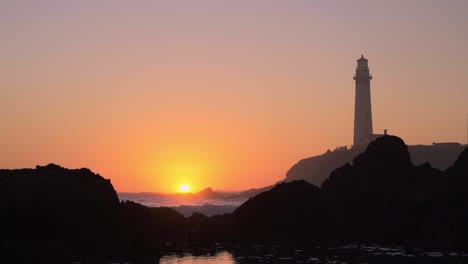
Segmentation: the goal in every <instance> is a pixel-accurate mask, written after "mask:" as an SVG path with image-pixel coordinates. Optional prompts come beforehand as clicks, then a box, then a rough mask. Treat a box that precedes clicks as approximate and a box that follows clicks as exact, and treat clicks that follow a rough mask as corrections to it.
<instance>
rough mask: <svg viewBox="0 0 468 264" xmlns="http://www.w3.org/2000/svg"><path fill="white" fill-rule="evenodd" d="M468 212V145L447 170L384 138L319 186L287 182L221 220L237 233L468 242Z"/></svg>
mask: <svg viewBox="0 0 468 264" xmlns="http://www.w3.org/2000/svg"><path fill="white" fill-rule="evenodd" d="M466 212H468V150H466V149H465V150H464V151H463V152H462V153H461V154H460V156H459V158H458V159H457V161H456V162H455V163H454V165H453V166H451V167H450V168H449V169H447V170H446V171H441V170H439V169H435V168H432V167H431V166H430V165H429V164H422V165H419V166H414V165H413V163H412V161H411V157H410V153H409V151H408V147H407V146H406V144H405V143H404V142H403V140H401V139H400V138H398V137H394V136H383V137H380V138H378V139H376V140H375V141H374V142H372V143H371V144H370V145H369V146H368V147H367V149H366V150H365V151H364V152H363V153H361V154H360V155H358V156H357V157H356V158H355V159H354V160H353V164H349V163H347V164H345V165H343V166H341V167H340V168H337V169H336V170H334V171H333V172H332V173H331V175H330V176H329V178H328V179H327V180H326V181H325V182H324V183H323V185H322V186H321V188H320V189H319V188H318V187H316V186H314V185H312V184H310V183H307V182H305V181H293V182H289V183H282V184H279V185H277V186H276V187H275V188H273V189H272V190H270V191H267V192H264V193H262V194H259V195H257V196H255V197H253V198H251V199H249V200H248V201H247V202H246V203H244V204H243V205H241V206H240V207H239V208H238V209H237V210H236V211H235V212H234V213H233V214H232V215H227V216H224V217H223V218H221V219H218V220H220V221H219V222H221V221H222V222H224V223H228V224H227V226H229V227H230V228H232V230H233V232H234V233H235V236H236V237H237V238H239V237H244V238H245V237H267V238H278V239H284V238H288V236H289V237H294V238H295V239H311V240H319V241H330V240H332V241H372V242H393V243H410V244H418V245H421V244H431V245H458V246H460V245H463V246H468V232H467V231H468V228H467V227H465V224H466V223H468V214H467V213H466ZM213 220H214V221H216V219H215V218H214V219H213ZM239 234H244V236H241V235H239Z"/></svg>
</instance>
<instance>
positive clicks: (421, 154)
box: [285, 143, 464, 186]
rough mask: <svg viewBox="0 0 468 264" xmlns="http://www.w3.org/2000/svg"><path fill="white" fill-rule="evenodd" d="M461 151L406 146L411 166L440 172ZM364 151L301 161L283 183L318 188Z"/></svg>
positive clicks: (444, 145) (331, 153)
mask: <svg viewBox="0 0 468 264" xmlns="http://www.w3.org/2000/svg"><path fill="white" fill-rule="evenodd" d="M463 149H464V147H463V146H462V145H460V144H458V143H450V144H448V143H439V144H433V145H430V146H426V145H415V146H408V150H409V153H410V156H411V160H412V162H413V164H415V165H422V164H425V163H430V164H431V166H432V167H433V168H436V169H440V170H445V169H447V168H448V167H449V166H451V165H452V164H453V162H454V161H455V160H456V159H457V157H458V155H460V153H461V152H462V151H463ZM364 150H365V148H351V149H343V150H335V151H327V152H326V153H325V154H322V155H318V156H315V157H311V158H306V159H303V160H301V161H299V162H298V163H297V164H295V165H294V166H292V167H291V168H290V169H289V171H288V172H287V173H286V179H285V181H293V180H307V181H308V182H310V183H312V184H315V185H317V186H320V185H321V184H322V183H323V181H324V180H325V179H326V178H327V177H328V176H329V175H330V173H331V172H332V171H333V170H335V169H336V168H339V167H341V166H343V165H344V164H346V163H351V162H352V161H353V159H354V158H355V157H357V155H359V154H360V153H362V152H363V151H364Z"/></svg>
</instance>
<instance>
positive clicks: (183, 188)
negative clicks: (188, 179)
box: [179, 184, 190, 192]
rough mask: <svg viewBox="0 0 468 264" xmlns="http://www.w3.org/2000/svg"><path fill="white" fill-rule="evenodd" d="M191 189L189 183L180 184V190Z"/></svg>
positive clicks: (186, 190)
mask: <svg viewBox="0 0 468 264" xmlns="http://www.w3.org/2000/svg"><path fill="white" fill-rule="evenodd" d="M188 191H190V186H188V185H187V184H182V185H181V186H179V192H188Z"/></svg>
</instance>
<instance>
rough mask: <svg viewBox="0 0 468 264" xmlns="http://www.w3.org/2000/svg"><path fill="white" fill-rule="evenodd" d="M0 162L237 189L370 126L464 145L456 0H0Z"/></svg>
mask: <svg viewBox="0 0 468 264" xmlns="http://www.w3.org/2000/svg"><path fill="white" fill-rule="evenodd" d="M0 34H1V42H0V91H1V93H0V95H1V96H0V113H1V115H0V116H1V123H0V129H1V134H0V135H1V137H0V168H23V167H35V166H36V165H46V164H48V163H56V164H59V165H61V166H64V167H68V168H80V167H87V168H90V169H91V170H93V171H94V172H96V173H100V174H101V175H102V176H104V177H105V178H110V179H111V181H112V183H113V185H114V187H115V188H116V189H117V191H155V192H175V191H177V189H178V187H179V186H180V185H181V184H187V185H189V186H190V187H191V190H194V191H196V190H200V189H202V188H204V187H207V186H211V187H212V188H214V189H215V190H242V189H247V188H251V187H262V186H265V185H270V184H272V183H275V182H276V181H279V180H281V179H283V178H284V177H285V173H286V171H287V170H288V169H289V168H290V167H291V166H292V165H293V164H294V163H296V162H297V161H299V160H300V159H303V158H306V157H310V156H313V155H317V154H322V153H324V152H325V151H326V150H327V149H334V148H335V147H336V146H343V145H351V144H352V139H353V138H352V137H353V116H354V81H353V79H352V77H353V74H354V73H355V67H356V60H357V59H358V58H359V57H360V56H361V54H364V56H365V57H366V58H368V59H369V67H370V70H371V73H372V74H373V76H374V79H373V80H372V82H371V93H372V107H373V109H372V110H373V118H374V132H375V133H382V131H383V129H388V130H389V133H390V134H394V135H398V136H400V137H402V138H403V139H404V140H405V141H406V142H407V143H408V144H432V142H433V141H436V142H444V141H457V142H461V143H465V142H466V133H467V131H466V129H467V128H466V126H467V124H466V122H467V121H466V119H467V112H468V1H464V0H460V1H457V0H453V1H450V0H449V1H442V0H440V1H430V0H427V1H426V0H418V1H347V0H343V1H328V0H322V1H307V0H288V1H279V0H278V1H275V0H245V1H243V0H235V1H234V0H233V1H220V0H211V1H205V0H197V1H193V0H186V1H176V0H167V1H156V0H155V1H143V0H141V1H119V0H112V1H111V0H109V1H99V0H93V1H91V0H89V1H65V0H56V1H46V0H43V1H36V0H31V1H21V0H2V1H0Z"/></svg>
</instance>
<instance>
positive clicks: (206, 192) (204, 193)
mask: <svg viewBox="0 0 468 264" xmlns="http://www.w3.org/2000/svg"><path fill="white" fill-rule="evenodd" d="M195 197H197V198H203V199H223V198H225V196H224V195H223V194H222V193H218V192H215V191H213V189H211V187H208V188H205V189H203V190H201V191H199V192H197V193H196V194H195Z"/></svg>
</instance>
